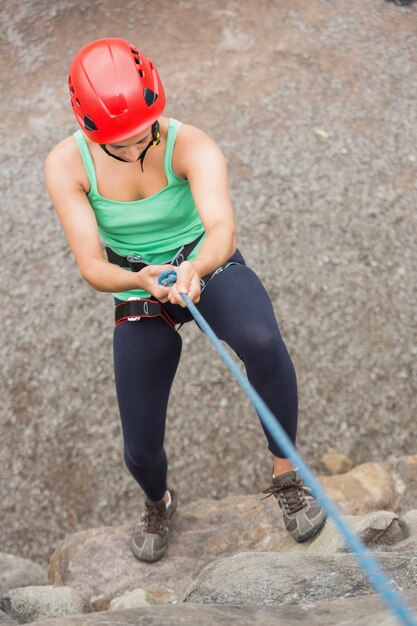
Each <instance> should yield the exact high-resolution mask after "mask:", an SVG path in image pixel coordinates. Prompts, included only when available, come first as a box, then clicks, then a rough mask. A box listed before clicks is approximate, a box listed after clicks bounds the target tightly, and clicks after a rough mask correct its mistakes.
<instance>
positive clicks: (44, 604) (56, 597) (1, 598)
mask: <svg viewBox="0 0 417 626" xmlns="http://www.w3.org/2000/svg"><path fill="white" fill-rule="evenodd" d="M0 609H1V610H2V611H4V612H5V613H8V614H10V615H11V617H13V618H15V619H17V620H18V622H19V623H21V624H27V623H28V622H32V621H33V620H38V619H40V618H42V619H46V618H48V617H61V616H63V615H76V614H78V613H87V612H89V611H91V610H92V607H91V606H90V604H89V603H88V602H86V601H85V599H83V598H82V596H81V595H80V594H79V593H78V592H77V591H75V590H74V589H71V588H69V587H53V586H50V585H44V586H42V587H35V586H28V587H20V588H17V589H11V590H9V591H6V592H4V593H2V594H1V595H0Z"/></svg>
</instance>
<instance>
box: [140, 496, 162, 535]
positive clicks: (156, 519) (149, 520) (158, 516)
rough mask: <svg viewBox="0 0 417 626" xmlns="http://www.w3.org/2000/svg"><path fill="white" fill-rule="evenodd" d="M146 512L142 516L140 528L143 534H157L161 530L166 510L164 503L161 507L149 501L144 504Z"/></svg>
mask: <svg viewBox="0 0 417 626" xmlns="http://www.w3.org/2000/svg"><path fill="white" fill-rule="evenodd" d="M145 507H146V510H145V512H144V513H143V516H142V526H143V529H144V530H145V532H147V533H158V532H160V531H161V530H162V529H163V525H164V521H165V517H166V508H165V503H164V504H163V507H164V508H162V505H161V504H159V505H158V504H157V503H156V502H152V501H151V500H147V501H146V502H145Z"/></svg>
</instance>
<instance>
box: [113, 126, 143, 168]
mask: <svg viewBox="0 0 417 626" xmlns="http://www.w3.org/2000/svg"><path fill="white" fill-rule="evenodd" d="M151 139H152V127H150V128H148V130H146V131H143V132H141V133H140V134H139V135H135V136H134V137H130V138H129V139H126V140H125V141H121V142H120V143H107V144H106V150H107V152H108V153H109V154H111V155H112V156H115V157H118V158H119V159H122V160H123V161H126V162H127V163H130V162H132V163H133V162H134V161H137V160H138V158H139V156H140V155H141V154H142V152H143V151H144V149H145V148H146V147H147V145H148V144H149V142H150V141H151Z"/></svg>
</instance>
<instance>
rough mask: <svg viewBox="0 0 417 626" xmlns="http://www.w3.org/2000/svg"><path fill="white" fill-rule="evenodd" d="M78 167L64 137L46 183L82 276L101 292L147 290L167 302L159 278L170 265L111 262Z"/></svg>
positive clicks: (49, 159)
mask: <svg viewBox="0 0 417 626" xmlns="http://www.w3.org/2000/svg"><path fill="white" fill-rule="evenodd" d="M71 139H72V138H71ZM74 169H76V164H75V167H74V154H73V153H72V146H71V144H69V143H68V140H64V142H61V143H60V144H58V145H57V146H56V147H55V148H54V149H53V150H52V151H51V152H50V153H49V155H48V157H47V159H46V162H45V178H46V186H47V190H48V193H49V196H50V198H51V201H52V204H53V206H54V208H55V211H56V212H57V214H58V217H59V219H60V222H61V225H62V228H63V231H64V233H65V236H66V238H67V241H68V244H69V246H70V248H71V250H72V252H73V254H74V257H75V260H76V262H77V265H78V268H79V270H80V274H81V276H82V277H83V278H84V280H86V281H87V282H88V284H89V285H90V286H91V287H93V289H96V290H97V291H106V292H112V291H113V292H119V291H130V290H131V289H144V290H145V291H148V292H149V293H152V295H154V296H155V297H156V298H158V299H159V300H161V301H166V300H167V299H168V292H169V289H167V288H164V287H160V286H159V285H158V283H157V277H158V275H159V274H160V273H161V272H162V271H163V269H172V268H171V266H170V265H163V266H162V265H161V266H150V267H146V268H144V269H143V270H141V271H140V272H137V273H136V272H128V271H126V270H124V269H122V268H120V267H118V266H117V265H114V264H112V263H109V262H108V261H107V259H106V258H105V256H104V252H103V249H102V245H101V241H100V235H99V232H98V227H97V222H96V218H95V215H94V211H93V210H92V208H91V205H90V203H89V201H88V199H87V196H86V193H85V189H84V188H83V185H82V183H81V182H80V181H77V177H76V175H72V174H71V172H73V171H74Z"/></svg>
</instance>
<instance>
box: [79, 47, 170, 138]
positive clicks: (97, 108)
mask: <svg viewBox="0 0 417 626" xmlns="http://www.w3.org/2000/svg"><path fill="white" fill-rule="evenodd" d="M68 86H69V91H70V97H71V104H72V107H73V111H74V114H75V117H76V118H77V121H78V123H79V125H80V126H81V128H82V130H83V131H84V133H85V134H86V135H87V137H89V138H90V139H91V140H92V141H94V142H96V143H101V144H107V143H116V142H118V141H123V140H125V139H128V138H129V137H133V136H134V135H137V134H139V133H140V132H142V131H143V130H145V129H146V128H149V127H150V126H151V125H152V124H153V123H154V122H155V121H156V120H157V119H158V117H159V116H160V115H161V114H162V112H163V110H164V108H165V93H164V88H163V87H162V83H161V79H160V78H159V74H158V70H157V69H156V67H155V66H154V64H153V63H152V61H151V60H150V59H147V58H146V56H145V55H144V54H143V53H142V52H140V50H138V49H137V48H135V46H132V45H131V44H130V43H128V42H127V41H126V40H125V39H110V38H105V39H97V41H92V42H91V43H89V44H87V45H86V46H84V47H83V48H81V50H80V51H79V52H78V53H77V54H76V55H75V57H74V59H73V60H72V63H71V65H70V71H69V77H68Z"/></svg>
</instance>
